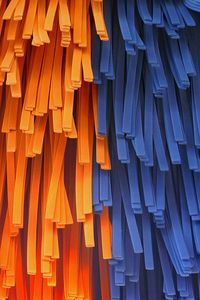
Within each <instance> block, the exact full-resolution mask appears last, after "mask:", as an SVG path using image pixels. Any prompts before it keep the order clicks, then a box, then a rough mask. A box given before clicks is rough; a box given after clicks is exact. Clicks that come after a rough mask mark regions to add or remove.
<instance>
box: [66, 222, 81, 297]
mask: <svg viewBox="0 0 200 300" xmlns="http://www.w3.org/2000/svg"><path fill="white" fill-rule="evenodd" d="M80 235H81V227H80V225H79V224H78V223H74V224H73V230H71V232H70V247H69V275H68V276H69V277H68V295H69V296H70V297H76V296H77V294H78V273H79V264H80V256H79V249H80Z"/></svg>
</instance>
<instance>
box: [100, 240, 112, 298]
mask: <svg viewBox="0 0 200 300" xmlns="http://www.w3.org/2000/svg"><path fill="white" fill-rule="evenodd" d="M98 252H99V269H100V286H101V297H102V300H108V299H110V285H109V265H108V263H107V261H106V260H104V259H103V256H102V247H101V238H100V236H99V235H98Z"/></svg>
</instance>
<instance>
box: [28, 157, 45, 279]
mask: <svg viewBox="0 0 200 300" xmlns="http://www.w3.org/2000/svg"><path fill="white" fill-rule="evenodd" d="M41 168H42V156H41V155H37V156H36V157H35V158H34V159H33V160H32V167H31V185H30V200H29V215H28V237H27V272H28V274H36V239H37V216H38V201H39V189H40V178H41Z"/></svg>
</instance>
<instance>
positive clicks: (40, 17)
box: [37, 0, 50, 43]
mask: <svg viewBox="0 0 200 300" xmlns="http://www.w3.org/2000/svg"><path fill="white" fill-rule="evenodd" d="M37 13H38V14H37V22H38V35H39V38H40V40H41V42H42V43H50V39H49V36H48V34H47V32H46V30H44V24H45V13H46V1H45V0H40V1H39V2H38V11H37Z"/></svg>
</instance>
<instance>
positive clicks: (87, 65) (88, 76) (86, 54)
mask: <svg viewBox="0 0 200 300" xmlns="http://www.w3.org/2000/svg"><path fill="white" fill-rule="evenodd" d="M82 65H83V76H84V80H85V81H88V82H92V81H93V71H92V62H91V28H90V16H89V14H88V16H87V45H86V48H84V49H83V52H82Z"/></svg>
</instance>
